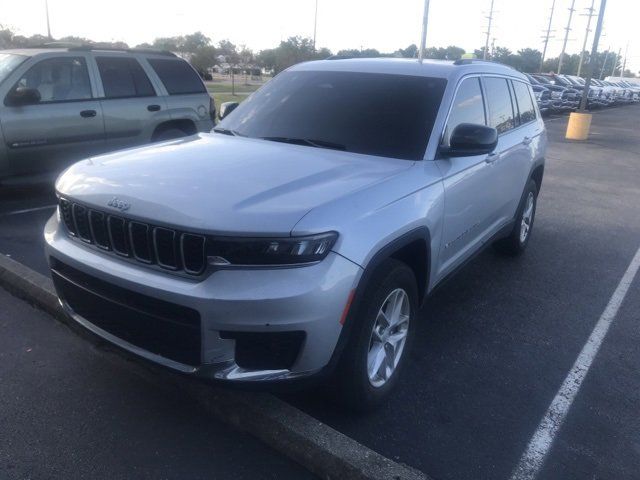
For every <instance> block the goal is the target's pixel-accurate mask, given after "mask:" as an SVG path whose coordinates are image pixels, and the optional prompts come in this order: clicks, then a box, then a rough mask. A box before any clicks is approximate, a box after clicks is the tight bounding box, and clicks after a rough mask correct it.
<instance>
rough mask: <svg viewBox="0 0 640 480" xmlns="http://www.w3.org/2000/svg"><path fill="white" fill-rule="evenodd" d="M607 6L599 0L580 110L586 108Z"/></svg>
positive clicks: (605, 0) (603, 1)
mask: <svg viewBox="0 0 640 480" xmlns="http://www.w3.org/2000/svg"><path fill="white" fill-rule="evenodd" d="M606 6H607V0H600V13H598V23H597V24H596V32H595V34H594V36H593V47H592V48H591V55H590V56H589V58H590V59H592V60H591V61H589V63H588V64H587V76H586V78H585V81H584V89H583V90H582V99H581V100H580V111H582V112H584V111H586V109H587V97H588V96H589V85H590V84H591V75H592V74H593V63H594V62H593V59H595V58H596V54H597V53H598V41H600V32H602V21H603V20H604V10H605V8H606Z"/></svg>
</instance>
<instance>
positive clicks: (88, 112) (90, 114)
mask: <svg viewBox="0 0 640 480" xmlns="http://www.w3.org/2000/svg"><path fill="white" fill-rule="evenodd" d="M97 114H98V112H96V111H95V110H82V111H81V112H80V116H81V117H83V118H91V117H95V116H96V115H97Z"/></svg>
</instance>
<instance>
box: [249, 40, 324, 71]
mask: <svg viewBox="0 0 640 480" xmlns="http://www.w3.org/2000/svg"><path fill="white" fill-rule="evenodd" d="M330 56H331V51H330V50H329V49H327V48H321V49H320V50H316V49H315V48H314V45H313V41H312V40H311V39H310V38H303V37H289V38H288V39H287V40H283V41H281V42H280V45H279V46H278V47H276V48H273V49H267V50H262V51H261V52H260V53H259V54H258V56H257V61H258V63H259V64H260V65H261V66H262V67H263V68H265V69H266V70H270V71H272V72H273V73H274V74H277V73H279V72H281V71H282V70H285V69H287V68H289V67H290V66H291V65H295V64H296V63H300V62H306V61H309V60H320V59H324V58H327V57H330Z"/></svg>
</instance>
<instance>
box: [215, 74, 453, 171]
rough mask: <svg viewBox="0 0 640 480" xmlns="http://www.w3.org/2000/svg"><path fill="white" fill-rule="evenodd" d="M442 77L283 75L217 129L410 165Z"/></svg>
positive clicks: (417, 156) (422, 145)
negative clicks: (396, 159)
mask: <svg viewBox="0 0 640 480" xmlns="http://www.w3.org/2000/svg"><path fill="white" fill-rule="evenodd" d="M445 85H446V80H444V79H439V78H428V77H419V76H405V75H389V74H378V73H361V72H326V71H288V72H283V73H281V74H280V75H278V76H276V77H275V78H274V79H273V80H271V81H270V82H269V83H267V84H266V85H265V86H264V87H262V88H261V89H260V90H258V91H257V92H255V93H254V94H253V95H252V96H250V97H249V98H248V99H247V100H245V101H244V102H243V103H241V104H240V106H239V107H238V108H237V109H236V110H234V111H233V113H231V114H230V115H229V116H228V117H227V118H225V119H224V120H223V121H222V122H221V123H220V125H219V126H218V127H217V128H216V130H218V131H220V132H222V133H233V134H235V135H241V136H246V137H252V138H263V139H265V140H272V141H284V142H288V143H295V144H299V145H306V146H310V147H319V148H333V149H339V150H344V151H347V152H354V153H363V154H367V155H377V156H384V157H393V158H401V159H408V160H422V158H423V156H424V152H425V149H426V147H427V142H428V140H429V135H430V133H431V129H432V128H433V123H434V120H435V117H436V113H437V112H438V108H439V106H440V102H441V100H442V95H443V92H444V88H445Z"/></svg>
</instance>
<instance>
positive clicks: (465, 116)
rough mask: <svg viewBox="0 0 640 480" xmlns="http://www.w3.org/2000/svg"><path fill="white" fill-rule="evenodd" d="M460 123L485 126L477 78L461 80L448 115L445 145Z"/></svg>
mask: <svg viewBox="0 0 640 480" xmlns="http://www.w3.org/2000/svg"><path fill="white" fill-rule="evenodd" d="M461 123H475V124H478V125H486V120H485V115H484V102H483V100H482V90H481V88H480V79H479V78H477V77H473V78H467V79H465V80H463V81H462V83H461V84H460V87H458V91H457V93H456V98H455V99H454V101H453V105H452V106H451V113H449V121H448V122H447V129H446V132H445V138H444V143H445V145H448V144H449V137H450V136H451V133H453V130H454V129H455V128H456V127H457V126H458V125H460V124H461Z"/></svg>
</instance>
